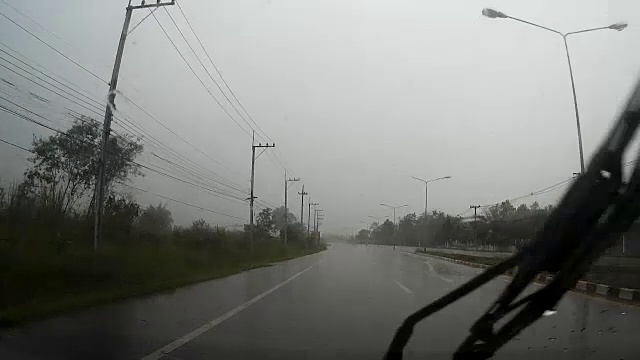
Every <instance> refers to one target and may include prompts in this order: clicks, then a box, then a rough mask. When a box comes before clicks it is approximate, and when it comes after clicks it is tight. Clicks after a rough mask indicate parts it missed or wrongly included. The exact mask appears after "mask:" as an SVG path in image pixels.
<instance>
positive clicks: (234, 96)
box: [165, 1, 296, 176]
mask: <svg viewBox="0 0 640 360" xmlns="http://www.w3.org/2000/svg"><path fill="white" fill-rule="evenodd" d="M176 5H177V6H178V10H179V11H180V13H181V14H182V17H183V18H184V20H185V22H186V23H187V26H188V27H189V29H190V30H191V33H193V35H194V37H195V38H196V40H197V41H198V44H199V45H200V47H201V48H202V51H203V52H204V53H205V55H206V56H207V59H208V60H209V62H210V63H211V65H212V66H213V68H214V70H215V71H216V73H217V74H218V76H219V77H220V79H221V80H222V83H223V84H224V86H225V87H226V88H227V89H228V90H229V93H230V94H231V96H232V97H233V99H235V101H236V102H237V103H238V105H240V108H241V109H242V110H243V111H244V113H245V114H246V115H247V116H248V117H249V119H250V120H251V122H252V123H253V124H254V125H255V127H256V128H257V130H258V131H259V135H260V133H261V134H262V135H263V136H260V137H261V138H263V140H265V141H267V142H269V141H270V142H272V143H275V141H273V140H272V139H271V138H270V137H269V135H268V134H267V133H266V132H265V131H264V130H263V129H262V128H261V127H260V125H259V124H258V123H257V122H256V121H255V120H254V119H253V117H252V116H251V114H250V113H249V112H248V111H247V109H246V108H245V107H244V105H243V104H242V102H241V101H240V99H238V97H237V96H236V94H235V92H234V91H233V89H232V88H231V87H230V86H229V84H228V83H227V81H226V79H225V78H224V76H223V75H222V73H221V72H220V70H219V68H218V66H217V65H216V64H215V62H214V61H213V58H212V57H211V55H209V52H208V51H207V49H206V48H205V46H204V44H203V43H202V41H201V40H200V36H198V33H197V32H196V31H195V29H194V28H193V25H192V24H191V21H189V18H188V17H187V15H186V14H185V12H184V10H183V9H182V7H181V6H180V2H178V1H176ZM165 11H167V14H169V12H168V10H167V9H165ZM169 16H170V17H171V14H169ZM172 21H173V18H172ZM174 24H175V21H174ZM177 27H178V26H177V25H176V28H177ZM178 30H179V29H178ZM180 33H181V35H182V32H180ZM183 38H184V35H183ZM185 41H187V40H186V38H185ZM187 43H188V42H187ZM189 48H191V51H192V52H193V53H194V54H196V53H195V51H194V50H193V48H192V47H191V46H190V45H189ZM196 57H197V58H198V61H200V59H199V57H198V56H197V54H196ZM201 65H202V67H203V68H205V70H206V67H205V66H204V65H203V64H202V62H201ZM207 74H209V76H210V77H211V74H210V73H209V71H207ZM212 80H213V81H214V83H215V84H216V86H218V89H220V92H222V94H223V95H224V97H225V98H226V99H227V100H228V101H229V103H230V104H231V105H232V106H233V108H234V109H235V110H236V111H237V112H238V110H237V108H236V107H235V106H234V105H233V102H232V101H231V100H230V99H229V98H228V97H227V96H226V95H225V92H224V91H223V90H222V89H221V88H220V86H219V85H218V83H217V82H216V81H215V80H214V79H213V78H212ZM238 113H239V112H238ZM241 116H242V115H241ZM243 119H244V117H243ZM245 121H246V119H245ZM273 156H274V157H275V159H276V160H277V162H278V163H280V166H281V167H282V168H283V169H284V170H287V171H288V172H289V173H291V174H292V175H293V176H296V173H295V172H294V171H293V169H292V168H291V166H290V165H289V164H287V162H286V161H285V160H284V159H282V160H281V159H280V157H279V156H278V154H277V151H275V152H274V154H273Z"/></svg>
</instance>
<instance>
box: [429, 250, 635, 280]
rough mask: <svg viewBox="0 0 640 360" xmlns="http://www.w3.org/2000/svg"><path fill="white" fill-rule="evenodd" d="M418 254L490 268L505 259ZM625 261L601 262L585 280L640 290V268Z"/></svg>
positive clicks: (632, 262)
mask: <svg viewBox="0 0 640 360" xmlns="http://www.w3.org/2000/svg"><path fill="white" fill-rule="evenodd" d="M417 252H418V253H422V254H429V255H436V256H441V257H446V258H450V259H456V260H463V261H469V262H473V263H477V264H485V265H489V266H492V265H496V264H498V263H499V262H501V261H502V260H504V259H505V258H504V257H485V256H473V255H466V254H453V253H445V252H440V251H431V250H427V251H426V252H424V251H422V250H420V249H419V250H417ZM608 260H610V259H608ZM625 260H627V261H624V262H622V261H620V262H619V263H623V264H624V266H622V265H614V264H615V263H617V262H616V261H606V262H605V261H600V262H598V263H596V264H594V265H592V266H591V268H590V269H589V272H587V273H586V274H585V276H584V277H583V280H585V281H589V282H593V283H597V284H605V285H608V286H612V287H617V288H629V289H640V268H639V267H638V265H637V264H635V262H634V261H629V260H634V259H633V258H627V259H625Z"/></svg>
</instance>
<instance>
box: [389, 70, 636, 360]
mask: <svg viewBox="0 0 640 360" xmlns="http://www.w3.org/2000/svg"><path fill="white" fill-rule="evenodd" d="M639 124H640V83H638V84H637V85H636V88H635V89H634V92H633V93H632V95H631V97H630V99H629V101H628V103H627V105H626V108H625V109H624V112H623V113H622V114H621V116H620V118H619V119H618V120H617V122H616V123H615V125H614V127H613V129H612V130H611V131H610V132H609V134H608V136H607V138H606V140H605V142H604V143H603V144H602V145H601V146H600V148H599V149H598V151H597V152H596V154H595V156H594V157H593V159H592V161H591V162H590V164H589V167H588V169H587V171H586V172H585V173H584V174H581V175H580V176H579V177H578V178H577V179H576V181H575V182H574V184H573V185H572V186H571V188H570V189H569V191H568V192H567V193H566V194H565V195H564V196H563V198H562V200H561V202H560V204H559V205H558V206H557V207H556V208H555V209H554V210H553V212H552V213H551V214H550V215H549V217H548V218H547V220H546V221H545V225H544V227H543V228H542V230H541V231H540V232H538V233H537V234H536V236H535V240H534V241H533V242H532V243H531V244H530V245H529V246H527V247H525V248H524V249H522V250H521V251H519V252H518V253H517V254H515V255H514V256H512V257H510V258H508V259H507V260H504V261H503V262H502V263H500V264H498V265H495V266H493V267H491V268H489V269H487V270H486V271H485V272H483V273H482V274H480V275H478V276H476V277H474V278H473V279H471V280H470V281H468V282H467V283H465V284H463V285H462V286H460V287H458V288H457V289H455V290H453V291H452V292H450V293H449V294H447V295H445V296H443V297H441V298H440V299H438V300H436V301H434V302H433V303H431V304H429V305H427V306H425V307H423V308H422V309H420V310H418V311H417V312H415V313H413V314H411V315H410V316H409V317H407V318H406V319H405V320H404V321H403V323H402V325H401V326H400V327H399V328H398V330H397V331H396V333H395V335H394V338H393V340H392V342H391V344H390V345H389V348H388V349H387V353H386V354H385V359H388V360H391V359H401V358H402V351H403V349H404V347H405V346H406V344H407V343H408V342H409V339H410V338H411V335H412V333H413V328H414V326H415V325H416V324H417V323H419V322H420V321H422V320H423V319H425V318H426V317H428V316H429V315H431V314H433V313H435V312H437V311H439V310H441V309H442V308H444V307H446V306H448V305H449V304H451V303H453V302H454V301H456V300H458V299H460V298H461V297H463V296H465V295H467V294H469V293H470V292H472V291H474V290H475V289H477V288H478V287H480V286H482V285H483V284H485V283H487V282H488V281H490V280H492V279H493V278H495V277H497V276H498V275H500V274H502V273H504V272H505V271H506V270H508V269H510V268H513V267H514V266H516V265H517V266H518V270H517V271H516V272H515V274H514V276H513V279H512V281H511V282H510V283H509V284H508V285H507V287H506V289H505V290H504V291H503V292H502V294H501V295H500V296H499V298H498V299H497V300H496V301H495V302H494V303H493V305H492V306H491V307H490V308H489V310H488V311H487V312H486V313H485V314H484V315H482V316H481V317H480V319H478V320H477V321H476V322H475V323H474V325H473V326H472V327H471V329H470V335H469V336H468V337H467V338H466V339H465V341H464V342H463V343H462V344H461V345H460V347H459V348H458V349H457V351H456V352H455V353H454V355H453V358H454V359H487V358H490V357H491V356H493V354H494V353H495V352H496V351H497V350H498V349H499V348H500V347H502V346H503V345H504V344H506V343H507V342H509V341H510V340H511V339H512V338H513V337H514V336H516V335H517V334H518V333H520V331H522V330H523V329H525V328H526V327H527V326H529V325H531V324H532V323H533V322H534V321H536V320H537V319H538V318H540V317H541V316H542V314H543V313H544V311H545V310H548V309H551V308H553V307H554V306H555V305H556V303H557V302H558V301H559V300H560V298H562V296H563V295H564V294H565V293H566V292H567V291H569V290H570V289H571V288H572V287H573V286H574V285H575V283H576V282H577V281H578V280H579V279H580V278H581V277H582V276H583V275H584V274H585V273H586V271H587V270H588V269H589V267H590V266H591V264H592V263H593V262H594V261H596V260H597V259H598V258H599V257H600V256H601V255H602V254H603V253H604V251H605V250H606V249H607V248H608V247H610V246H611V245H613V243H614V242H615V240H616V239H617V238H618V237H619V235H620V234H622V233H623V232H624V231H626V230H627V229H628V228H629V226H631V224H632V223H633V221H635V219H636V218H638V216H640V164H637V165H636V166H635V167H634V169H633V172H632V175H631V177H630V179H629V181H628V182H627V183H624V182H623V181H622V167H623V164H622V158H623V155H624V152H625V151H626V149H627V148H628V146H629V143H630V142H631V139H632V138H633V136H634V135H635V133H636V131H637V130H638V126H639ZM542 272H551V273H554V274H555V275H554V276H553V279H552V280H551V282H550V283H549V284H547V285H546V286H545V287H543V288H542V289H540V290H538V291H536V292H535V293H533V294H532V295H529V296H527V297H525V298H522V299H519V300H517V299H518V297H519V296H521V294H522V293H523V291H524V290H525V289H526V288H527V287H528V286H529V284H531V282H532V281H534V279H535V278H536V276H537V275H538V274H540V273H542ZM518 309H520V310H519V312H518V313H517V314H515V315H514V316H513V317H512V318H511V319H510V320H509V321H507V322H506V323H505V324H504V325H502V326H501V327H500V328H499V329H495V328H494V327H495V324H496V323H497V322H498V321H499V320H501V319H503V318H504V317H505V316H506V315H508V314H510V313H511V312H513V311H516V310H518Z"/></svg>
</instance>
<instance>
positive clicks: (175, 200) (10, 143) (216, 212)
mask: <svg viewBox="0 0 640 360" xmlns="http://www.w3.org/2000/svg"><path fill="white" fill-rule="evenodd" d="M0 142H1V143H5V144H7V145H10V146H13V147H16V148H18V149H20V150H24V151H26V152H29V153H32V154H33V153H34V152H33V150H31V149H27V148H25V147H23V146H20V145H18V144H15V143H12V142H10V141H7V140H4V139H2V138H0ZM115 182H116V183H118V184H120V185H124V186H127V187H130V188H132V189H135V190H138V191H142V192H145V193H150V194H152V195H155V196H158V197H161V198H163V199H166V200H169V201H173V202H176V203H179V204H183V205H186V206H190V207H193V208H197V209H200V210H204V211H208V212H211V213H214V214H218V215H223V216H227V217H230V218H234V219H237V220H242V221H247V220H246V219H244V218H241V217H238V216H235V215H230V214H226V213H223V212H220V211H216V210H212V209H207V208H203V207H201V206H198V205H193V204H190V203H187V202H184V201H181V200H177V199H173V198H170V197H168V196H166V195H161V194H157V193H153V192H151V191H147V190H144V189H140V188H138V187H136V186H133V185H130V184H127V183H125V182H122V181H115Z"/></svg>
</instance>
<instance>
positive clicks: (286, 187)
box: [284, 170, 300, 245]
mask: <svg viewBox="0 0 640 360" xmlns="http://www.w3.org/2000/svg"><path fill="white" fill-rule="evenodd" d="M295 181H300V179H299V178H293V179H287V170H285V171H284V244H285V245H287V228H288V227H289V219H288V217H289V208H288V207H287V194H288V193H289V182H295Z"/></svg>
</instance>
